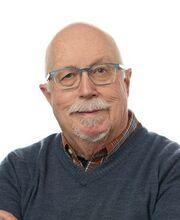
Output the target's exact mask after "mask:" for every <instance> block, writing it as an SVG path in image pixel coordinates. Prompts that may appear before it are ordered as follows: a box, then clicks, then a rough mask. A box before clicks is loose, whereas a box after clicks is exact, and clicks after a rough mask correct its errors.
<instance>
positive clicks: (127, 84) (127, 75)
mask: <svg viewBox="0 0 180 220" xmlns="http://www.w3.org/2000/svg"><path fill="white" fill-rule="evenodd" d="M131 74H132V70H131V69H127V70H126V73H125V78H124V82H125V84H126V90H127V95H128V96H129V87H130V80H131Z"/></svg>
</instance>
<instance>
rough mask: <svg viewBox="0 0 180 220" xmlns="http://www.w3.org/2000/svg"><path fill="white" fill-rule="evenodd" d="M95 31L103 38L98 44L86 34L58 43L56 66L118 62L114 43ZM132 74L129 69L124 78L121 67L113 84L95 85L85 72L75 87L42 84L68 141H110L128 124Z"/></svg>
mask: <svg viewBox="0 0 180 220" xmlns="http://www.w3.org/2000/svg"><path fill="white" fill-rule="evenodd" d="M96 34H97V33H96ZM96 34H94V35H95V36H94V38H93V39H95V41H96V42H97V41H98V42H100V43H99V44H96V45H95V44H94V42H91V41H87V39H84V38H82V40H81V41H77V42H73V40H72V39H71V40H70V42H68V43H66V44H65V43H64V42H63V45H58V46H59V51H63V57H61V59H57V57H59V53H57V55H56V56H55V58H54V60H55V62H54V64H53V68H54V69H57V68H61V67H64V66H75V67H87V66H90V65H92V64H93V63H118V61H117V59H116V57H115V55H114V53H113V49H112V48H110V47H111V44H110V45H109V44H108V42H107V41H106V40H104V39H101V38H102V36H101V35H100V36H96ZM83 36H84V35H83ZM95 37H96V38H95ZM78 42H81V43H80V44H78ZM87 42H88V43H87ZM74 45H76V46H74ZM58 46H57V47H58ZM57 47H56V50H57ZM83 52H84V53H83ZM130 75H131V71H130V70H127V71H126V78H123V76H122V73H121V72H120V71H119V72H118V74H117V78H116V80H115V82H114V83H113V84H110V85H104V86H95V85H94V84H93V82H92V81H91V80H90V79H89V77H88V75H87V73H85V72H84V73H83V74H82V78H81V82H80V85H79V87H78V88H76V89H72V90H62V89H61V88H60V87H59V86H58V85H57V84H55V83H54V82H52V81H51V82H50V85H49V89H47V87H46V86H45V85H40V88H41V90H42V92H43V93H44V95H45V96H46V98H47V99H48V101H49V103H50V105H51V106H52V109H53V112H54V115H55V117H56V119H57V121H58V123H59V125H60V127H61V129H62V131H63V133H64V135H65V137H66V138H67V139H68V140H69V142H71V143H74V144H77V145H78V144H80V143H81V142H84V141H85V142H88V143H93V144H95V143H99V142H101V141H105V140H106V141H107V138H108V142H109V141H110V140H113V139H114V138H115V137H117V136H118V135H119V134H120V133H121V132H122V131H123V130H124V128H125V126H126V124H127V120H128V119H127V117H128V116H127V115H128V113H127V98H128V90H129V82H130Z"/></svg>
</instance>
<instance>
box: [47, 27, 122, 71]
mask: <svg viewBox="0 0 180 220" xmlns="http://www.w3.org/2000/svg"><path fill="white" fill-rule="evenodd" d="M98 47H99V48H100V50H99V51H100V53H102V52H103V49H102V48H105V49H104V53H106V54H107V51H108V55H109V56H112V57H114V58H113V61H114V62H116V63H121V64H122V58H121V55H120V52H119V49H118V47H117V45H116V43H115V41H114V39H113V38H112V37H111V36H110V35H109V34H107V33H106V32H104V31H102V30H101V29H99V28H97V27H95V26H93V25H90V24H86V23H73V24H70V25H68V26H66V27H65V28H63V29H62V30H60V31H59V32H58V33H57V34H56V35H55V37H54V38H53V39H52V41H51V42H50V44H49V45H48V47H47V50H46V58H45V70H46V73H48V72H50V71H52V70H53V69H56V68H57V67H58V66H62V64H61V63H63V64H64V63H65V64H64V65H63V66H66V65H73V63H71V61H72V60H73V61H74V59H76V55H77V58H78V55H79V53H81V56H82V57H83V61H84V62H88V59H89V56H90V55H89V54H88V52H89V51H90V50H92V51H93V48H94V50H95V51H96V49H97V48H98ZM79 50H80V51H79ZM97 54H98V49H97V52H96V54H95V55H94V57H96V55H97ZM88 55H89V56H88ZM100 55H101V54H100ZM72 57H73V59H72ZM86 57H87V61H86V60H85V59H86ZM65 58H66V60H65ZM64 60H65V61H66V62H65V61H64ZM79 60H81V59H79ZM66 63H67V64H66ZM80 65H81V63H80ZM87 65H88V63H87Z"/></svg>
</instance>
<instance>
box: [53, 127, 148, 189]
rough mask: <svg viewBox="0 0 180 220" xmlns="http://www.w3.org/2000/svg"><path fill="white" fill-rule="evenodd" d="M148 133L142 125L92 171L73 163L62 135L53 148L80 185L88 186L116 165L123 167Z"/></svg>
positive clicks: (62, 163)
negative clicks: (65, 147)
mask: <svg viewBox="0 0 180 220" xmlns="http://www.w3.org/2000/svg"><path fill="white" fill-rule="evenodd" d="M146 134H147V130H146V129H145V128H144V127H142V126H140V127H139V128H137V129H136V131H135V132H134V133H133V134H131V136H130V137H129V138H128V139H127V140H126V141H125V142H124V143H123V144H122V146H121V147H120V148H119V149H118V150H117V151H116V152H115V153H114V154H112V155H111V156H110V157H109V158H108V160H106V161H104V162H103V164H101V165H99V167H97V168H95V169H94V170H92V171H89V172H85V171H84V170H81V169H80V168H79V167H78V166H76V165H75V164H73V162H72V160H71V159H70V158H69V157H68V155H67V154H66V153H65V151H64V149H63V143H62V139H61V135H60V134H58V135H56V136H55V139H54V143H52V144H53V148H54V153H55V155H56V157H57V158H58V160H59V165H61V166H63V168H64V170H65V171H66V172H68V173H69V175H70V176H71V177H72V178H73V179H74V180H75V181H76V182H78V183H79V184H80V185H82V186H86V185H87V184H89V183H91V182H93V181H95V180H97V179H99V178H101V177H103V176H104V175H106V174H107V173H108V172H110V171H111V170H112V169H113V168H114V167H115V166H118V167H119V169H122V168H123V166H124V164H125V163H126V158H127V157H128V156H129V155H130V154H131V152H132V151H134V150H135V148H136V147H137V146H138V142H139V140H140V139H141V138H142V136H144V135H146ZM57 166H58V165H57Z"/></svg>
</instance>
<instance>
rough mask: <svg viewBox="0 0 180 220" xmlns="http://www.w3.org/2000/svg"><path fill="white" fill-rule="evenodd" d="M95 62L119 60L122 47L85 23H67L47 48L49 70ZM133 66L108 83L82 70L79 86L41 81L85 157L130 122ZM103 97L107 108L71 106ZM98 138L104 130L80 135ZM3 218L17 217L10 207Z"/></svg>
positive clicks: (72, 141) (65, 131)
mask: <svg viewBox="0 0 180 220" xmlns="http://www.w3.org/2000/svg"><path fill="white" fill-rule="evenodd" d="M94 63H120V64H122V59H121V57H120V53H119V50H118V48H117V46H116V44H115V42H114V40H113V39H112V37H111V36H109V35H108V34H107V33H105V32H103V31H102V30H100V29H98V28H96V27H94V26H91V25H88V24H82V23H78V24H77V23H76V24H72V25H70V26H67V27H65V28H64V29H63V30H61V31H60V32H59V33H57V35H56V36H55V37H54V38H53V40H52V41H51V43H50V44H49V46H48V48H47V53H46V72H49V71H52V70H55V69H58V68H61V67H65V66H75V67H87V66H90V65H92V64H94ZM130 77H131V69H128V70H126V77H125V78H123V77H122V74H118V75H117V78H116V80H115V82H114V83H113V84H111V85H106V86H95V85H94V84H93V83H92V82H91V81H90V80H89V78H88V76H87V73H83V75H82V79H81V83H80V85H79V87H78V88H77V89H73V90H68V91H67V90H66V91H65V90H61V89H60V88H59V87H58V85H56V84H54V83H53V82H52V81H51V82H50V83H49V84H41V85H40V89H41V91H42V93H43V94H44V95H45V97H46V98H47V100H48V102H49V103H50V105H51V107H52V109H53V112H54V115H55V117H56V119H57V121H58V123H59V125H60V127H61V129H62V131H63V134H64V136H65V137H66V139H67V140H68V142H69V143H70V144H71V146H72V147H73V149H74V151H75V152H76V153H77V154H78V155H79V156H82V157H84V158H85V159H87V160H88V159H91V157H92V156H93V154H95V153H96V152H98V151H99V150H100V149H102V148H103V146H104V145H105V144H107V143H109V142H111V141H112V140H113V139H114V138H116V137H117V136H118V135H119V134H121V133H122V132H123V130H124V129H125V128H126V126H127V123H128V108H127V100H128V95H129V85H130ZM97 99H101V100H103V101H105V102H106V103H108V104H109V106H110V107H109V108H108V109H107V110H100V111H92V112H83V113H73V114H69V109H70V107H71V106H72V105H73V104H74V103H81V102H88V103H89V102H92V101H93V100H97ZM95 120H98V122H97V123H96V126H87V123H83V122H82V121H86V122H87V121H90V122H92V121H95ZM77 130H78V132H79V133H81V136H82V135H85V136H87V137H90V138H91V139H92V140H95V139H96V137H98V136H99V135H101V134H103V135H105V137H103V138H102V139H101V140H99V141H97V142H96V141H95V142H91V141H85V140H83V139H82V138H80V137H79V136H78V135H77V132H75V131H77ZM0 220H17V218H16V217H15V216H13V215H12V214H10V213H9V212H7V211H4V210H0Z"/></svg>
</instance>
